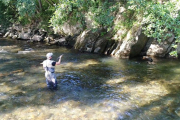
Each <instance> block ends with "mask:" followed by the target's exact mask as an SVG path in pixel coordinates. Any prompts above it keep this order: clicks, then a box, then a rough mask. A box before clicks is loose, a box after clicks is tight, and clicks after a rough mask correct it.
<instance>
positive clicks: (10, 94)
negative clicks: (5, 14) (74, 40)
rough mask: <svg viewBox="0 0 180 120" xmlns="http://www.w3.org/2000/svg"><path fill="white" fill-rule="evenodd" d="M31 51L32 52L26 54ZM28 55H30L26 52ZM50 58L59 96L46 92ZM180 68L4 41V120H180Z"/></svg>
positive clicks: (0, 102) (0, 74)
mask: <svg viewBox="0 0 180 120" xmlns="http://www.w3.org/2000/svg"><path fill="white" fill-rule="evenodd" d="M29 48H32V49H33V51H31V52H27V49H29ZM23 51H25V52H23ZM47 52H53V53H54V57H53V59H54V60H55V61H57V58H58V56H59V55H61V54H64V56H63V58H62V64H61V65H59V66H56V76H57V81H58V90H56V91H51V90H48V89H47V86H46V82H45V77H44V70H43V68H42V65H41V64H40V63H41V62H42V61H43V60H45V59H46V57H45V55H46V53H47ZM179 64H180V62H179V61H178V60H172V59H171V60H170V59H169V60H167V59H155V62H154V64H148V63H147V62H146V61H139V60H128V59H117V58H113V57H109V56H101V55H96V54H88V53H79V52H77V51H75V50H73V49H69V48H65V47H59V46H48V45H44V44H40V43H27V42H25V41H17V40H5V39H0V119H1V120H178V119H180V117H179V116H180V92H179V90H180V66H179Z"/></svg>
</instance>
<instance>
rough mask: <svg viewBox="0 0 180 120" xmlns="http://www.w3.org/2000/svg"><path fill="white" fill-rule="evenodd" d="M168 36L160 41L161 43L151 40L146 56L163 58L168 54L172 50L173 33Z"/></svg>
mask: <svg viewBox="0 0 180 120" xmlns="http://www.w3.org/2000/svg"><path fill="white" fill-rule="evenodd" d="M170 34H171V36H170V37H169V38H167V39H166V40H164V41H162V42H161V43H159V42H157V41H156V40H155V39H153V41H152V43H151V44H150V46H149V48H148V49H147V53H146V54H147V55H148V56H156V57H165V56H166V55H167V54H169V52H170V50H171V49H172V46H171V44H172V43H173V42H174V38H175V36H174V34H173V33H170ZM150 40H151V39H150Z"/></svg>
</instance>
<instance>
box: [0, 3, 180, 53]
mask: <svg viewBox="0 0 180 120" xmlns="http://www.w3.org/2000/svg"><path fill="white" fill-rule="evenodd" d="M162 1H163V2H162ZM179 6H180V1H179V0H0V25H1V26H8V25H10V24H11V23H17V24H22V25H26V24H33V23H39V26H38V27H41V28H43V29H46V30H48V28H49V27H51V28H53V30H54V32H56V33H59V32H61V27H62V25H63V24H64V23H65V22H68V23H70V24H77V23H78V24H80V26H81V27H82V28H83V29H87V25H86V24H87V23H86V21H85V19H86V18H89V19H91V21H92V22H91V23H92V25H91V26H92V29H97V28H106V29H107V30H110V29H113V30H114V33H115V32H116V30H118V28H119V27H122V26H124V27H126V28H127V29H128V28H131V27H132V26H133V25H134V24H140V25H142V26H143V30H144V33H145V34H146V35H147V36H148V37H153V38H156V39H157V41H158V42H162V41H163V40H165V39H166V38H168V37H170V36H172V34H174V35H175V39H176V41H175V43H174V45H173V46H174V48H175V51H174V52H171V55H174V56H177V53H176V48H177V44H178V43H179V42H180V14H179V13H180V7H179ZM120 7H124V8H125V9H126V11H125V12H124V13H123V15H124V16H125V17H126V20H125V21H124V23H121V24H119V25H118V24H117V25H115V24H114V21H115V18H116V16H117V13H118V10H119V8H120ZM132 15H135V17H132ZM138 18H141V21H138Z"/></svg>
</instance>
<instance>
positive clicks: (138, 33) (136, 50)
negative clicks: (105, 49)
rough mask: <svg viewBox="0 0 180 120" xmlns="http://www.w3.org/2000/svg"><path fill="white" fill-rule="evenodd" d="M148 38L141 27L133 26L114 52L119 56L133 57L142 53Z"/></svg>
mask: <svg viewBox="0 0 180 120" xmlns="http://www.w3.org/2000/svg"><path fill="white" fill-rule="evenodd" d="M147 40H148V38H147V37H146V36H145V35H144V34H143V33H142V29H141V27H138V26H133V27H132V28H131V29H130V30H129V32H128V33H127V35H126V37H125V38H124V39H123V40H121V41H120V42H119V44H118V45H117V47H116V49H115V50H114V51H113V52H112V54H113V55H114V56H116V57H119V58H133V57H135V56H137V55H139V54H140V52H141V50H142V49H143V48H144V46H145V44H146V42H147Z"/></svg>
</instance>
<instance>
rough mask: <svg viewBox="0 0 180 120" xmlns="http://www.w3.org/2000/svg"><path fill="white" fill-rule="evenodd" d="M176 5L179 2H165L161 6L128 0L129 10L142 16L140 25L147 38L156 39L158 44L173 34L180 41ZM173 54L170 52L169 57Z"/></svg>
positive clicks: (179, 25)
mask: <svg viewBox="0 0 180 120" xmlns="http://www.w3.org/2000/svg"><path fill="white" fill-rule="evenodd" d="M178 4H180V2H178V3H177V2H171V1H167V2H164V3H163V4H161V3H154V2H152V1H146V0H129V5H130V6H129V9H132V10H135V11H137V12H138V13H139V14H142V16H143V22H142V23H141V24H142V25H143V30H144V33H145V34H146V35H147V36H148V37H153V38H156V39H157V41H158V42H162V41H163V40H166V39H167V38H169V37H171V36H172V34H174V35H175V38H176V40H177V41H180V16H179V13H178V12H179V5H178ZM177 43H178V42H177ZM174 53H175V52H172V53H171V55H172V54H174ZM174 55H175V54H174Z"/></svg>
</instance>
